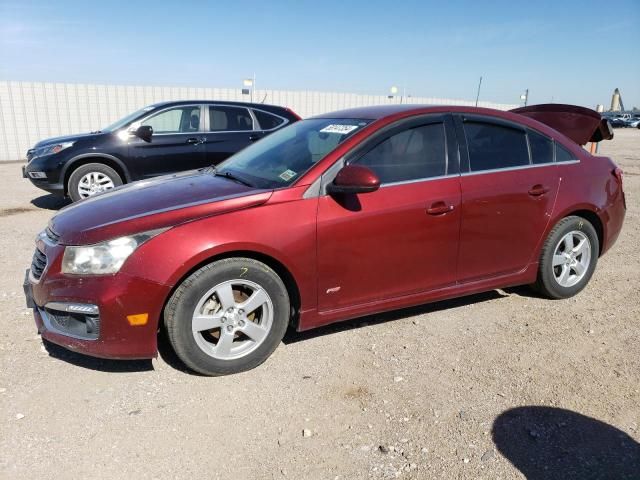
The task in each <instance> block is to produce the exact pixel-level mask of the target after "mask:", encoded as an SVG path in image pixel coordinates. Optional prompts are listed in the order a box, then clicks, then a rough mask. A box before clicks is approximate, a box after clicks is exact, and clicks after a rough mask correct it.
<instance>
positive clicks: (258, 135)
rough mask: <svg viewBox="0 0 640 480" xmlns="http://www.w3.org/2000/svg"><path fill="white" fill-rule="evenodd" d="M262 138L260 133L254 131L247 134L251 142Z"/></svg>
mask: <svg viewBox="0 0 640 480" xmlns="http://www.w3.org/2000/svg"><path fill="white" fill-rule="evenodd" d="M261 138H262V135H260V134H259V133H254V134H252V135H249V140H250V141H252V142H255V141H256V140H260V139H261Z"/></svg>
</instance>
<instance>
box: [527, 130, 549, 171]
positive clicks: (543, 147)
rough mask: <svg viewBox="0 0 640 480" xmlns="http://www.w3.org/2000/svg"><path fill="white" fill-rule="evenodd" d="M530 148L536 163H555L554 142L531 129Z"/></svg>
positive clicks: (533, 160) (532, 158)
mask: <svg viewBox="0 0 640 480" xmlns="http://www.w3.org/2000/svg"><path fill="white" fill-rule="evenodd" d="M528 135H529V148H531V161H532V162H533V163H534V164H543V163H553V142H552V141H551V139H549V138H547V137H545V136H544V135H540V134H539V133H536V132H532V131H529V134H528Z"/></svg>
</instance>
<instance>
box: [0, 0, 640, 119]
mask: <svg viewBox="0 0 640 480" xmlns="http://www.w3.org/2000/svg"><path fill="white" fill-rule="evenodd" d="M639 32H640V0H630V1H625V0H617V1H615V2H614V1H608V2H604V1H602V0H599V1H590V0H583V1H578V0H566V1H562V0H556V1H552V2H546V1H537V2H532V1H527V2H520V1H515V0H514V1H505V2H502V1H491V2H489V1H487V2H482V1H468V2H460V1H455V0H453V1H442V0H440V1H435V2H431V1H426V0H425V1H405V2H403V1H395V2H392V1H376V0H369V1H348V0H342V1H333V0H324V1H317V0H316V1H304V0H301V1H293V0H292V1H277V0H268V1H267V0H264V1H259V2H256V1H252V0H239V1H209V2H204V1H189V0H182V1H156V2H142V1H136V2H134V1H128V2H120V1H116V0H109V1H103V2H96V1H86V0H85V1H82V2H76V1H65V0H58V1H56V2H51V1H28V0H21V1H19V2H18V1H11V0H8V1H6V0H0V79H1V80H32V81H60V82H99V83H114V84H145V85H146V84H154V85H193V86H215V87H237V88H239V87H240V86H241V81H242V79H243V78H245V77H247V76H251V75H252V74H253V73H254V72H255V73H256V75H257V86H258V88H273V89H295V90H322V91H342V92H357V93H370V94H387V93H388V91H389V87H391V86H392V85H397V86H398V87H400V89H402V87H403V86H406V89H407V91H408V93H410V94H412V95H415V96H432V97H447V98H464V99H473V98H474V97H475V93H476V87H477V83H478V78H479V77H480V75H482V76H483V85H482V92H481V99H482V100H489V101H495V102H504V103H518V102H519V96H520V94H521V93H523V92H524V90H525V89H526V88H529V90H530V103H546V102H549V101H552V100H553V101H554V102H562V103H575V104H580V105H585V106H591V107H593V106H594V105H595V104H597V103H604V104H605V106H607V107H608V105H609V103H610V99H611V93H612V91H613V89H614V88H616V87H618V88H620V90H621V92H622V98H623V101H624V103H625V106H627V107H628V108H631V107H632V106H634V105H635V106H637V107H639V108H640V37H639V35H638V34H639Z"/></svg>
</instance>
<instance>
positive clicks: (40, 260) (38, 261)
mask: <svg viewBox="0 0 640 480" xmlns="http://www.w3.org/2000/svg"><path fill="white" fill-rule="evenodd" d="M46 266H47V256H46V255H45V254H44V253H42V252H41V251H40V249H38V248H36V251H35V253H34V254H33V260H32V261H31V274H32V275H33V278H35V279H36V280H40V277H41V276H42V272H44V269H45V267H46Z"/></svg>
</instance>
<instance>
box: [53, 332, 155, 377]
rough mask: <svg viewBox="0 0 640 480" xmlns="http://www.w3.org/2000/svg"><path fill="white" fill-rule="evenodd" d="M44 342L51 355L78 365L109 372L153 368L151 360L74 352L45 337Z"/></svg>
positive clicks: (137, 370) (143, 370)
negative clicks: (109, 357) (114, 357)
mask: <svg viewBox="0 0 640 480" xmlns="http://www.w3.org/2000/svg"><path fill="white" fill-rule="evenodd" d="M42 343H43V345H44V348H45V349H46V350H47V353H48V354H49V356H51V357H52V358H55V359H57V360H62V361H63V362H67V363H70V364H72V365H75V366H77V367H82V368H88V369H90V370H96V371H99V372H107V373H135V372H148V371H151V370H153V363H152V361H151V360H108V359H104V358H96V357H90V356H88V355H82V354H80V353H76V352H72V351H71V350H67V349H66V348H63V347H61V346H59V345H56V344H55V343H51V342H49V341H47V340H45V339H44V338H43V339H42Z"/></svg>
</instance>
